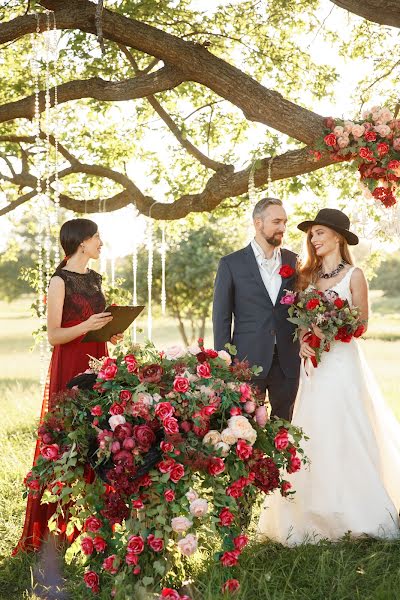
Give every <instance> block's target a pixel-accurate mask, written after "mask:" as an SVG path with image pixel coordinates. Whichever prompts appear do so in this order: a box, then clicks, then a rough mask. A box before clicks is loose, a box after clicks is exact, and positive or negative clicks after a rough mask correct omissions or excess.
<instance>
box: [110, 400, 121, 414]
mask: <svg viewBox="0 0 400 600" xmlns="http://www.w3.org/2000/svg"><path fill="white" fill-rule="evenodd" d="M123 412H124V407H123V406H122V405H121V404H118V403H117V402H114V404H111V406H110V414H111V415H122V414H123Z"/></svg>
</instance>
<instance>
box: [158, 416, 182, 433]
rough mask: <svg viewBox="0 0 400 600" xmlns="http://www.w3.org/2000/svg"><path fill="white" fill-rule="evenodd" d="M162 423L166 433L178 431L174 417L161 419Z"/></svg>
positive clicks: (177, 424)
mask: <svg viewBox="0 0 400 600" xmlns="http://www.w3.org/2000/svg"><path fill="white" fill-rule="evenodd" d="M162 424H163V427H164V431H165V433H166V434H167V435H173V434H174V433H179V423H178V421H177V420H176V419H175V418H174V417H167V418H166V419H164V420H163V422H162Z"/></svg>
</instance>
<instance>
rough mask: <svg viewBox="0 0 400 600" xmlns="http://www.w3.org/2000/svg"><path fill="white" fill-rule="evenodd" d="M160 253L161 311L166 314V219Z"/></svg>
mask: <svg viewBox="0 0 400 600" xmlns="http://www.w3.org/2000/svg"><path fill="white" fill-rule="evenodd" d="M160 254H161V313H162V314H163V315H165V310H166V307H167V292H166V285H165V264H166V257H167V244H166V241H165V221H162V223H161V246H160Z"/></svg>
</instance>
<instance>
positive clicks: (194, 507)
mask: <svg viewBox="0 0 400 600" xmlns="http://www.w3.org/2000/svg"><path fill="white" fill-rule="evenodd" d="M189 510H190V514H192V515H193V516H194V517H198V518H201V517H204V515H206V514H207V512H208V502H207V500H205V499H204V498H197V499H196V500H193V502H191V504H190V507H189Z"/></svg>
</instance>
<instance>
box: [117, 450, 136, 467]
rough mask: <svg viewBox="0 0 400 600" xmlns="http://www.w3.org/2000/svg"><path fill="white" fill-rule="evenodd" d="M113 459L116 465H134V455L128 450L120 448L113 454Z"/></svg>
mask: <svg viewBox="0 0 400 600" xmlns="http://www.w3.org/2000/svg"><path fill="white" fill-rule="evenodd" d="M113 460H114V462H115V464H116V465H121V466H123V467H131V466H132V465H133V456H132V454H131V453H130V452H128V450H120V451H119V452H116V453H115V454H114V456H113Z"/></svg>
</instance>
